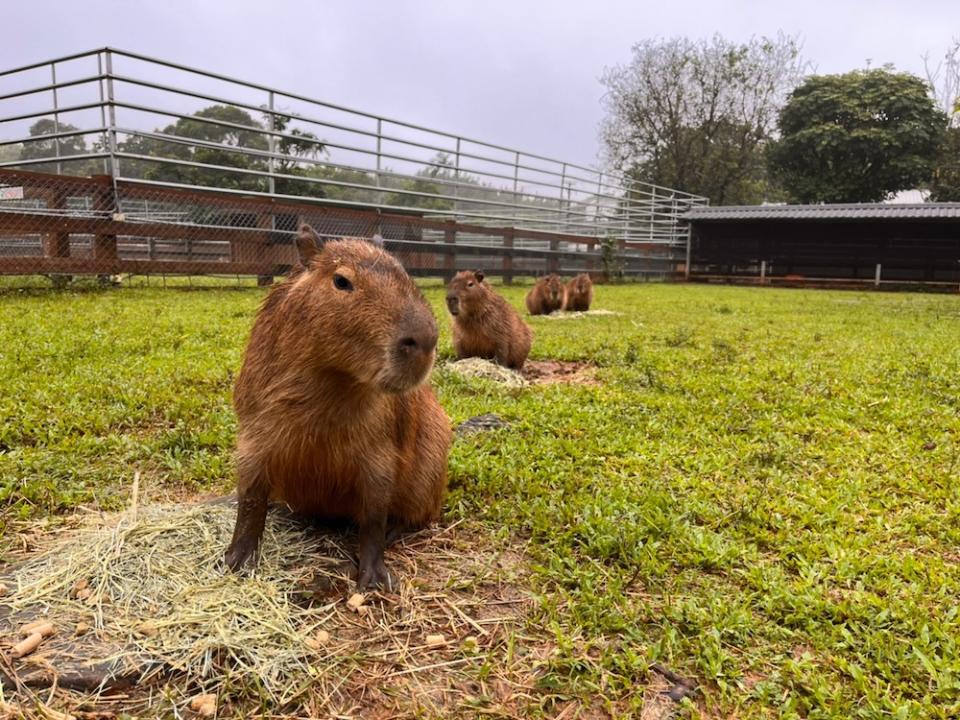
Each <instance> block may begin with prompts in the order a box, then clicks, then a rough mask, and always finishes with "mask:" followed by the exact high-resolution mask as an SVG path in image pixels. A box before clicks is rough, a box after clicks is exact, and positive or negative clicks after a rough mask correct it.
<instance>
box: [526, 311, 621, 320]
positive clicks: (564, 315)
mask: <svg viewBox="0 0 960 720" xmlns="http://www.w3.org/2000/svg"><path fill="white" fill-rule="evenodd" d="M622 314H623V313H618V312H614V311H613V310H572V311H566V312H558V313H550V314H549V315H543V316H542V317H545V318H546V319H547V320H580V319H582V318H585V317H597V316H606V315H622Z"/></svg>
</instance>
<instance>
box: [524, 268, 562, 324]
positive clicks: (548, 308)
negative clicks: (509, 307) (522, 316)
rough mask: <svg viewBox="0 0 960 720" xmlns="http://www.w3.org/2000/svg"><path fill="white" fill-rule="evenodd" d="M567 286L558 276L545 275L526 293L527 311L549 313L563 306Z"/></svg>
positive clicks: (536, 313) (535, 313)
mask: <svg viewBox="0 0 960 720" xmlns="http://www.w3.org/2000/svg"><path fill="white" fill-rule="evenodd" d="M566 292H567V288H566V287H565V286H564V284H563V280H561V279H560V278H559V277H558V276H556V275H553V274H552V273H551V274H550V275H545V276H543V277H542V278H540V279H539V280H537V283H536V285H534V286H533V290H531V291H530V292H529V293H527V300H526V302H527V311H528V312H529V313H530V314H531V315H549V314H550V313H552V312H553V311H554V310H561V309H562V308H563V303H564V297H565V295H566Z"/></svg>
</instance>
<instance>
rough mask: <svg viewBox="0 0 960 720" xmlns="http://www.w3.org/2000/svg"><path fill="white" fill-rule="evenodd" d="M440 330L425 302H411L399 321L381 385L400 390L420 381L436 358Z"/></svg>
mask: <svg viewBox="0 0 960 720" xmlns="http://www.w3.org/2000/svg"><path fill="white" fill-rule="evenodd" d="M438 338H439V330H438V329H437V321H436V320H435V319H434V317H433V313H431V312H430V309H429V307H427V306H426V302H425V301H424V302H423V305H422V306H421V305H420V304H416V305H412V306H411V307H409V308H408V309H407V314H406V316H405V317H404V318H403V319H402V320H401V321H400V322H399V323H398V325H397V333H396V339H395V341H394V346H393V355H392V357H391V360H390V362H389V363H388V368H387V372H386V374H385V375H384V378H383V383H382V385H383V388H384V389H385V390H388V391H393V392H402V391H404V390H407V389H409V388H411V387H414V386H416V385H418V384H420V383H421V382H423V381H424V380H425V379H426V377H427V375H428V374H429V373H430V368H432V367H433V362H434V360H435V359H436V350H437V340H438Z"/></svg>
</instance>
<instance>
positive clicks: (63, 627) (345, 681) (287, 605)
mask: <svg viewBox="0 0 960 720" xmlns="http://www.w3.org/2000/svg"><path fill="white" fill-rule="evenodd" d="M235 513H236V511H235V506H234V505H233V504H230V505H224V504H220V505H203V506H194V507H186V508H184V507H169V506H164V507H143V506H141V507H140V509H139V515H138V516H136V517H134V516H133V514H132V513H123V514H121V515H119V516H117V517H112V518H110V517H107V518H106V521H105V522H102V523H101V524H99V525H97V526H88V527H84V528H82V529H80V530H78V531H77V532H76V533H75V534H74V535H72V536H70V537H69V538H62V537H61V538H58V541H57V542H56V543H55V544H54V545H53V546H52V547H48V549H47V550H46V551H43V552H42V553H41V554H38V555H36V554H35V555H33V556H31V557H29V558H28V559H27V560H25V561H24V562H23V563H21V564H19V565H18V566H17V567H16V568H13V569H10V570H8V571H7V572H6V573H5V574H4V577H3V578H2V579H3V581H4V582H5V583H6V584H7V586H8V587H9V588H11V591H10V592H9V593H8V594H7V595H6V596H5V597H3V598H0V638H7V637H11V638H12V637H14V635H15V629H16V628H18V627H19V626H20V625H21V624H22V623H25V622H28V621H30V620H35V619H38V618H45V619H49V620H50V621H51V622H53V623H54V624H55V625H56V627H57V630H58V633H57V635H56V636H54V637H52V638H49V640H48V641H45V642H44V644H43V645H41V647H40V649H39V650H38V651H37V653H36V654H35V655H33V656H28V657H25V658H22V659H20V660H15V661H12V663H9V664H8V663H4V664H3V665H0V676H3V675H7V676H8V677H7V678H6V679H5V680H3V687H5V688H7V689H8V692H9V688H11V687H13V686H16V687H17V688H18V689H19V690H20V691H22V692H24V693H29V692H31V691H29V690H28V688H27V687H26V685H25V683H27V682H29V681H31V680H35V681H36V680H39V682H37V683H36V684H38V685H40V686H42V687H48V688H49V687H50V686H51V685H52V686H53V687H52V689H51V690H50V695H51V697H53V695H54V691H56V692H58V693H62V692H63V691H62V690H58V687H63V685H64V683H63V682H61V681H62V680H65V679H68V677H67V674H68V673H69V672H76V671H77V668H81V670H80V672H81V674H82V673H83V672H86V673H87V674H88V676H91V677H92V678H93V679H94V680H97V681H98V682H97V683H93V684H92V686H91V687H96V686H97V684H99V687H100V689H101V690H102V689H104V688H109V687H119V688H120V689H121V690H123V691H124V692H125V693H127V694H126V695H121V696H116V695H115V697H121V698H127V699H126V700H125V701H120V706H122V707H124V709H129V708H131V707H133V708H136V707H139V708H143V707H144V706H146V707H149V708H151V709H152V710H156V709H157V708H158V707H159V705H158V704H156V703H159V704H165V707H167V708H168V710H172V711H174V712H175V713H176V712H181V711H182V710H183V708H184V707H187V705H188V704H189V699H190V696H191V695H195V694H196V693H197V692H201V691H202V692H205V693H213V694H216V695H218V696H220V698H221V701H222V702H223V704H222V705H221V710H220V711H218V713H219V716H222V717H226V716H228V715H229V713H230V712H231V707H232V709H233V711H234V712H236V713H238V716H243V714H244V712H246V711H244V710H243V709H242V708H243V703H244V702H245V701H246V702H249V701H251V700H252V701H253V702H254V705H255V706H257V705H256V704H257V703H262V702H267V703H268V705H269V706H270V707H273V708H275V709H283V710H284V711H285V712H286V711H295V712H306V713H307V714H308V715H311V716H317V715H321V716H325V715H328V714H330V713H331V712H332V713H334V714H336V713H342V714H351V715H352V714H356V713H357V712H358V711H359V710H362V711H363V712H360V715H362V716H363V717H376V716H379V714H380V712H382V711H384V709H385V708H391V709H392V710H391V712H405V711H413V710H416V712H421V711H426V712H427V714H431V713H435V714H436V715H437V716H438V717H443V716H445V715H446V714H448V712H449V711H450V709H452V708H457V707H463V706H464V704H468V703H469V702H470V701H471V698H473V697H476V696H477V695H487V694H492V695H493V696H494V697H496V698H497V699H498V700H499V701H500V702H502V703H503V706H504V707H507V705H508V704H509V705H510V706H511V707H513V706H517V707H519V705H518V704H522V703H523V702H525V698H527V697H529V695H528V694H529V692H530V691H531V690H532V688H533V686H534V684H535V682H534V680H535V678H534V675H535V673H536V668H534V667H530V666H529V665H526V666H522V663H521V664H519V665H518V662H519V661H518V660H517V659H512V660H507V659H506V658H508V656H509V657H512V651H509V650H508V648H510V647H513V644H514V643H516V642H517V640H516V638H517V637H519V632H520V628H521V627H522V626H523V625H524V619H525V616H526V614H527V612H528V610H529V608H530V604H531V601H530V599H529V598H528V597H527V596H525V595H524V594H521V593H520V592H519V591H518V590H517V585H518V584H519V583H520V582H521V580H522V578H523V577H524V575H525V558H524V555H523V553H522V552H521V551H518V550H516V549H513V548H506V549H503V548H500V549H498V548H494V547H492V545H491V542H492V541H491V540H490V534H489V533H485V532H482V530H481V529H479V528H472V529H467V528H466V527H465V526H450V527H446V528H434V529H431V530H427V531H423V532H421V533H418V534H416V535H412V536H408V537H407V538H405V539H404V540H403V541H402V542H401V543H400V544H399V545H397V546H395V547H394V548H391V549H390V550H388V553H387V562H388V564H390V565H391V567H392V569H393V571H394V572H395V574H396V575H397V576H398V577H399V578H400V580H401V584H400V589H399V591H398V592H397V593H395V594H390V595H379V594H374V595H368V596H367V597H366V598H365V599H364V601H363V603H362V605H361V606H360V607H359V608H355V607H352V606H351V605H350V604H348V603H347V602H346V601H345V600H346V598H347V597H348V596H349V595H350V594H351V593H352V587H353V583H352V580H349V579H348V577H347V574H348V573H349V572H351V571H352V563H348V565H349V568H348V569H345V567H344V564H345V563H344V561H345V559H346V558H348V557H349V552H348V550H349V549H350V548H352V547H353V544H354V543H355V538H354V537H353V536H352V535H347V534H344V533H339V534H331V533H329V532H324V533H318V532H315V531H313V532H312V531H310V530H309V529H307V528H305V526H304V523H303V522H302V521H300V520H297V519H295V518H291V517H290V516H288V515H284V514H282V513H278V512H277V511H275V510H274V511H271V513H270V515H269V516H268V522H267V528H266V532H265V535H264V540H263V543H262V546H261V551H260V558H259V563H258V565H257V567H256V570H255V571H254V572H252V573H248V574H246V575H237V574H233V573H229V572H225V571H224V570H223V569H222V562H221V558H222V553H223V550H224V548H225V547H226V544H227V542H228V541H229V538H230V535H231V532H232V529H233V523H234V519H235ZM87 591H89V593H88V592H87ZM81 623H86V624H88V625H90V630H89V632H87V633H86V634H84V635H82V636H80V637H77V636H75V635H74V630H75V628H76V627H77V626H78V625H80V624H81ZM436 635H439V636H442V638H441V639H440V640H438V639H437V638H436V637H432V638H430V639H429V640H428V636H436ZM537 642H541V641H540V640H538V641H537ZM4 643H5V641H4V640H0V649H2V646H3V645H4ZM491 666H493V667H495V668H496V669H495V670H494V671H493V673H492V674H490V675H489V676H487V674H486V673H487V672H488V671H484V673H483V677H484V678H485V679H483V680H481V681H480V682H479V684H478V681H477V677H478V674H480V671H481V669H482V668H485V667H486V668H489V667H491ZM11 675H12V676H13V677H10V676H11ZM91 677H87V678H86V679H87V680H90V679H91ZM81 679H83V678H81ZM115 681H119V685H117V684H116V683H115ZM124 683H127V684H128V686H126V687H125V686H124ZM161 683H166V686H165V688H164V689H163V691H160V690H158V689H157V688H158V686H159V685H160V684H161ZM489 683H494V684H496V687H497V688H499V690H498V691H496V692H493V691H491V690H490V686H489ZM69 684H70V683H69V682H67V683H66V685H69ZM80 684H81V685H82V683H80ZM91 687H87V688H85V689H86V690H88V691H89V690H90V689H91ZM111 692H114V693H115V692H117V690H112V691H111ZM44 694H46V693H44ZM251 696H252V697H251ZM23 697H27V696H26V695H24V696H23ZM23 697H22V698H21V699H23ZM7 699H8V700H9V699H10V698H9V697H8V698H7ZM61 700H62V704H61V707H62V708H65V709H67V710H71V708H72V709H73V710H75V709H76V708H77V707H83V708H87V709H89V708H93V709H94V710H101V709H103V708H104V707H106V706H102V705H98V704H97V703H96V702H95V701H91V700H90V698H89V697H87V698H85V699H83V701H82V702H81V701H80V700H78V699H77V697H76V696H75V695H74V696H71V695H66V696H65V697H64V698H61ZM48 702H49V701H48ZM103 702H104V703H108V706H109V707H112V708H115V709H116V708H118V706H117V705H116V704H115V703H114V704H113V705H109V703H110V702H113V701H112V700H111V699H110V698H107V697H104V698H103ZM124 702H126V703H127V705H124ZM91 703H92V704H91ZM231 703H233V705H231ZM388 715H390V713H387V714H386V715H384V717H386V716H388ZM78 716H79V715H78Z"/></svg>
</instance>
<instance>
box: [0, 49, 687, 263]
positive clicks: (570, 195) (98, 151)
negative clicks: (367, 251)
mask: <svg viewBox="0 0 960 720" xmlns="http://www.w3.org/2000/svg"><path fill="white" fill-rule="evenodd" d="M3 169H8V170H15V171H19V172H20V174H19V175H9V174H7V175H4V176H3V179H2V184H0V214H2V215H3V216H4V218H3V219H2V220H0V227H2V233H3V235H2V238H0V258H5V260H4V262H5V263H6V264H3V265H2V272H5V273H13V272H42V273H47V272H59V271H63V272H66V270H65V268H70V272H74V273H80V272H100V269H99V268H102V267H107V266H110V267H111V268H118V267H123V268H130V267H136V268H137V271H140V272H221V271H223V272H234V273H243V274H247V273H256V274H263V275H266V274H269V272H268V271H277V270H278V268H283V267H284V266H286V265H288V264H289V263H290V262H291V261H292V258H291V255H290V253H291V252H292V250H291V247H292V246H291V243H290V238H291V234H292V233H293V232H294V231H295V229H296V224H297V223H298V222H301V221H308V222H311V224H314V225H316V226H317V230H318V231H319V232H321V234H323V235H325V236H330V237H334V236H343V235H350V236H360V237H369V236H371V235H372V234H374V233H379V234H380V235H381V236H382V237H383V238H385V239H386V240H387V241H388V243H392V244H393V247H395V248H396V249H397V251H398V252H400V253H401V254H402V256H403V257H404V258H407V260H408V264H409V265H410V267H411V270H412V271H416V272H421V273H427V272H430V271H441V272H444V273H446V272H450V271H451V270H452V269H453V268H456V267H460V266H461V265H462V264H463V263H465V262H471V263H473V264H475V265H476V264H483V265H485V266H487V268H488V269H489V270H490V271H491V272H497V271H499V272H502V273H503V274H504V275H505V276H506V277H508V278H509V277H512V276H513V275H514V274H521V273H541V272H547V271H554V272H555V271H559V270H561V269H564V268H570V269H571V270H574V269H578V268H591V267H599V262H598V258H596V257H591V253H593V254H596V253H597V252H598V248H599V245H600V244H601V243H604V242H606V243H615V244H616V246H617V248H618V250H619V252H620V253H622V254H624V255H630V256H631V257H630V258H629V262H628V261H627V260H628V258H626V257H625V259H624V263H623V267H624V268H625V269H626V271H627V272H630V271H631V269H638V268H640V267H641V266H642V265H643V263H642V262H641V260H640V256H642V255H651V254H653V255H655V254H656V253H651V251H650V248H659V247H661V246H662V247H663V248H666V249H667V250H668V251H669V252H670V253H672V254H673V255H682V254H683V252H682V249H683V247H684V245H685V243H686V230H685V228H684V227H682V226H681V224H680V222H679V220H678V218H679V216H680V215H681V214H683V213H684V212H685V211H686V210H687V209H688V208H689V207H691V206H693V205H698V204H704V203H706V199H705V198H702V197H698V196H695V195H690V194H688V193H683V192H680V191H677V190H671V189H669V188H662V187H657V186H654V185H648V184H645V183H638V182H633V181H631V180H629V179H627V178H625V177H623V176H621V175H618V174H616V173H612V172H609V171H600V170H596V169H593V168H587V167H583V166H579V165H576V164H573V163H567V162H563V161H559V160H554V159H551V158H546V157H543V156H540V155H536V154H533V153H527V152H523V151H520V150H516V149H512V148H506V147H501V146H498V145H494V144H491V143H487V142H483V141H480V140H476V139H470V138H464V137H461V136H458V135H456V134H453V133H448V132H443V131H438V130H432V129H429V128H425V127H421V126H418V125H414V124H411V123H407V122H404V121H401V120H397V119H393V118H387V117H384V116H380V115H376V114H371V113H366V112H362V111H357V110H353V109H350V108H344V107H341V106H338V105H335V104H332V103H328V102H324V101H321V100H316V99H311V98H307V97H304V96H302V95H298V94H296V93H291V92H286V91H282V90H279V89H276V88H270V87H266V86H262V85H257V84H254V83H247V82H244V81H242V80H239V79H235V78H230V77H226V76H223V75H218V74H216V73H210V72H206V71H202V70H197V69H194V68H189V67H186V66H183V65H178V64H176V63H170V62H167V61H164V60H159V59H155V58H149V57H146V56H143V55H139V54H137V53H130V52H126V51H122V50H115V49H109V48H104V49H100V50H95V51H92V52H88V53H80V54H77V55H73V56H68V57H62V58H57V59H54V60H50V61H46V62H43V63H36V64H33V65H29V66H24V67H19V68H13V69H10V70H6V71H2V70H0V170H3ZM25 173H33V175H32V176H28V175H27V174H25ZM41 176H58V177H63V178H66V177H76V178H78V179H79V178H85V179H88V180H89V183H87V184H73V185H71V184H69V183H68V182H67V181H66V180H65V181H64V183H60V184H58V183H56V182H54V181H53V180H50V179H47V180H44V179H43V178H42V177H41ZM52 217H57V218H59V220H58V221H57V222H58V223H59V224H58V225H57V226H56V227H57V228H59V229H58V230H56V231H53V230H50V227H51V224H50V223H51V222H52V221H51V220H50V218H52ZM44 218H47V221H48V222H47V223H46V224H45V222H44ZM84 223H86V224H84ZM91 223H96V227H95V228H94V226H93V225H91ZM450 223H452V224H450ZM413 243H417V244H419V245H414V244H413ZM424 243H429V244H431V247H430V249H426V248H425V247H421V246H422V245H423V244H424ZM451 245H458V248H457V249H456V252H454V251H452V250H451V249H450V247H449V246H451ZM484 248H486V249H485V250H484ZM577 252H580V253H583V255H582V256H580V257H577V256H576V254H575V253H577ZM29 257H33V258H37V262H36V263H35V264H34V265H30V263H28V262H26V260H25V259H26V258H29ZM15 258H19V260H14V259H15ZM84 262H86V263H87V264H86V265H84ZM158 262H163V263H165V264H164V265H163V266H162V268H163V269H162V270H153V269H152V268H154V267H161V266H155V265H153V264H152V263H158ZM95 263H99V265H97V267H96V268H94V264H95ZM117 263H119V265H118V264H117ZM131 263H137V265H131ZM83 268H90V269H88V270H83ZM123 271H124V272H128V271H130V272H132V270H126V269H125V270H123Z"/></svg>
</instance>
